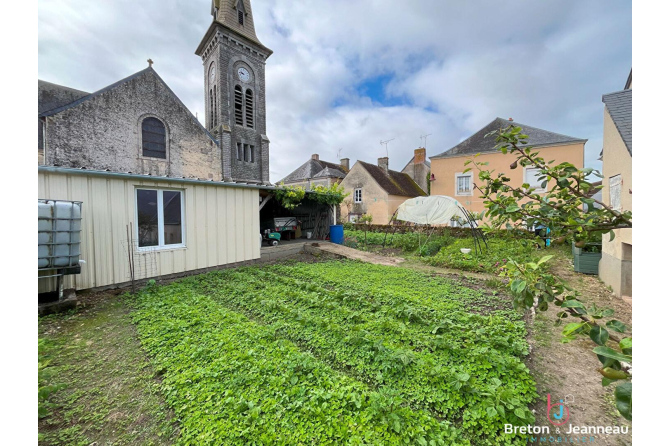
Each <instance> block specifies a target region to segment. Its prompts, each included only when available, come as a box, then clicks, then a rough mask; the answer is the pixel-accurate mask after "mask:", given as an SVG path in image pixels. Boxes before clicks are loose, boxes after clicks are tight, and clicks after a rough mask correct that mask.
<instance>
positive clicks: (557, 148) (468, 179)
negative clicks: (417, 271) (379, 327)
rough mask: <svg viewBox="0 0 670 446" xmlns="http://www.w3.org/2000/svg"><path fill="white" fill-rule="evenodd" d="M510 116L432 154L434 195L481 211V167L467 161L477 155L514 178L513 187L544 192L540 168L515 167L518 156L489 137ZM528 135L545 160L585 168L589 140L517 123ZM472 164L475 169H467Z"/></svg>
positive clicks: (432, 189) (493, 137)
mask: <svg viewBox="0 0 670 446" xmlns="http://www.w3.org/2000/svg"><path fill="white" fill-rule="evenodd" d="M512 123H513V122H510V121H509V120H507V119H502V118H496V119H494V120H493V121H492V122H490V123H489V124H487V125H486V126H485V127H484V128H482V129H481V130H479V131H478V132H476V133H475V134H474V135H472V136H470V137H469V138H468V139H466V140H464V141H463V142H461V143H459V144H457V145H456V146H454V147H452V148H451V149H449V150H447V151H446V152H443V153H440V154H439V155H436V156H432V157H430V160H431V177H432V178H431V179H433V178H434V179H433V181H432V184H431V189H430V193H431V195H447V196H449V197H453V198H455V199H456V200H458V201H459V202H460V203H461V205H462V206H463V207H464V208H465V209H467V210H469V211H471V212H473V213H481V212H482V211H484V210H485V209H486V208H485V207H484V199H483V198H480V195H481V193H480V192H479V191H478V190H476V189H475V186H476V184H477V181H478V177H477V170H476V169H474V167H473V166H472V165H468V166H466V165H465V163H466V161H469V160H473V159H474V158H473V157H474V156H475V155H477V154H479V156H477V158H476V161H477V162H487V163H488V166H487V169H489V170H494V171H495V172H496V173H505V175H506V176H507V177H509V178H510V179H511V181H510V186H512V187H521V186H522V185H523V184H525V183H527V184H529V185H531V187H533V188H534V189H535V191H536V192H538V193H542V189H541V182H540V181H539V180H538V179H537V174H538V172H537V169H533V168H529V167H522V166H519V167H517V168H516V169H512V168H511V164H512V163H513V161H514V160H515V159H516V158H515V157H514V155H512V154H511V153H507V154H503V153H502V152H500V151H499V150H497V146H496V141H495V136H487V135H489V134H490V133H491V132H495V131H497V130H499V129H501V128H505V127H507V126H509V125H510V124H512ZM514 124H515V125H517V126H520V127H521V128H522V129H523V133H525V134H527V135H528V145H529V146H533V148H534V149H536V150H537V151H539V152H540V156H542V157H543V158H544V159H545V160H547V161H549V160H556V162H557V163H560V162H569V163H571V164H573V165H575V167H577V168H579V169H581V168H583V167H584V145H585V144H586V141H587V140H586V139H581V138H575V137H571V136H567V135H562V134H559V133H554V132H550V131H548V130H543V129H539V128H536V127H531V126H529V125H525V124H521V123H517V122H514ZM468 167H470V168H472V170H470V171H468V172H465V170H466V169H467V168H468Z"/></svg>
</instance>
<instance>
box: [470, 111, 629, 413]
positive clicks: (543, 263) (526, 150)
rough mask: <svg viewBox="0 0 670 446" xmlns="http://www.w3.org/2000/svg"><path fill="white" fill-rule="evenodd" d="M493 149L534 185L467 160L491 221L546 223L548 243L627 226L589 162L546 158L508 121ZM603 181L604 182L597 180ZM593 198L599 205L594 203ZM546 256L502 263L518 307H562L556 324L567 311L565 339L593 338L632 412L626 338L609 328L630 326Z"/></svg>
mask: <svg viewBox="0 0 670 446" xmlns="http://www.w3.org/2000/svg"><path fill="white" fill-rule="evenodd" d="M487 136H495V138H496V144H497V146H496V147H497V148H498V150H499V151H500V152H502V153H503V154H510V155H513V157H514V160H513V161H512V163H511V164H510V166H509V167H510V169H511V170H515V169H517V168H519V167H520V166H521V167H526V168H534V169H537V172H538V174H537V175H538V181H539V182H540V190H542V191H544V190H546V192H542V193H540V192H538V191H537V189H536V188H533V187H531V185H530V184H528V183H524V184H522V185H521V186H514V185H513V183H512V180H511V178H510V177H509V176H508V175H506V174H505V173H504V172H498V173H496V172H494V171H492V170H489V169H488V163H486V162H480V161H478V160H477V157H478V155H476V156H475V157H474V159H472V160H468V161H467V162H466V163H465V164H466V166H468V165H470V166H471V167H468V168H467V169H465V170H464V172H467V171H470V170H472V169H473V168H474V169H476V170H477V171H478V177H479V184H477V185H475V188H476V189H477V190H479V192H480V193H481V198H483V199H484V206H485V208H486V210H485V211H484V212H483V215H482V218H484V217H486V218H487V219H488V222H489V224H490V225H491V226H493V227H495V228H507V229H512V230H513V229H519V228H520V227H523V226H525V227H526V228H530V227H535V226H538V225H543V226H545V227H547V228H550V229H551V234H552V236H553V239H554V242H555V243H557V244H561V243H565V242H568V243H572V242H575V246H577V247H583V246H584V245H585V244H586V242H587V241H592V240H596V239H598V240H601V239H602V236H603V235H606V234H609V236H610V241H611V240H613V239H614V237H615V236H616V233H615V231H616V230H619V229H626V228H632V227H633V220H632V218H633V217H632V213H631V212H630V211H619V210H617V209H613V208H612V207H611V206H608V205H607V204H606V203H603V202H602V201H599V200H596V199H594V198H593V197H592V196H590V194H589V192H590V191H592V190H593V186H592V185H591V183H589V182H588V180H587V178H588V177H589V176H590V175H594V176H596V177H599V178H602V175H601V174H600V173H599V172H598V171H596V170H594V169H591V168H582V169H579V168H577V167H575V166H574V165H572V164H570V163H567V162H563V163H558V164H557V163H556V162H555V161H554V160H551V161H547V160H545V159H544V158H543V157H542V156H540V152H539V151H537V150H534V149H533V147H532V146H528V145H527V143H528V142H527V139H528V135H525V134H524V133H523V129H522V128H521V127H519V126H516V125H514V124H511V125H509V126H508V127H506V128H503V129H500V130H498V131H496V132H492V133H490V134H489V135H487ZM600 187H602V186H600ZM596 205H598V206H596ZM551 258H552V256H545V257H544V258H542V259H541V260H540V261H539V262H529V263H523V264H522V263H517V262H515V261H514V260H513V259H512V261H510V262H508V263H507V265H506V266H505V268H504V270H503V273H502V274H503V275H505V276H506V277H508V278H509V288H510V291H511V294H512V296H513V301H514V306H515V308H517V309H524V310H530V309H533V310H534V309H537V310H539V311H546V310H547V309H548V308H549V304H550V303H553V304H554V305H556V306H558V307H560V309H561V310H560V311H559V313H558V317H557V321H556V323H557V324H561V323H562V322H564V321H565V320H566V319H568V318H572V320H571V321H570V322H569V323H567V324H566V325H565V327H564V328H563V332H562V335H563V341H564V342H569V341H570V340H572V339H575V338H576V337H577V336H587V337H589V338H590V339H591V340H592V341H593V342H594V343H595V344H596V347H595V348H594V349H593V352H594V353H595V354H596V355H597V357H598V360H599V361H600V363H601V364H602V367H601V368H600V369H599V370H598V371H599V373H600V374H601V375H602V384H603V386H606V385H609V384H610V383H612V382H615V381H617V382H618V385H617V387H616V390H615V401H616V406H617V409H618V410H619V412H620V413H621V415H622V416H624V417H625V418H627V419H629V420H630V419H631V418H632V366H631V364H632V359H633V356H632V355H633V352H632V338H631V337H624V338H622V339H620V338H619V337H618V336H617V335H614V334H613V333H626V332H627V330H628V327H626V325H625V324H623V323H622V322H620V321H618V320H616V319H614V318H612V316H613V315H614V310H611V309H608V308H597V307H596V306H595V305H590V306H589V305H587V304H585V303H584V302H582V300H580V293H579V292H578V291H577V290H575V289H573V288H571V287H570V286H569V285H568V284H567V283H566V282H565V281H564V280H562V279H560V278H559V277H556V276H555V275H554V274H552V273H551V272H549V268H548V267H547V262H548V261H549V260H550V259H551Z"/></svg>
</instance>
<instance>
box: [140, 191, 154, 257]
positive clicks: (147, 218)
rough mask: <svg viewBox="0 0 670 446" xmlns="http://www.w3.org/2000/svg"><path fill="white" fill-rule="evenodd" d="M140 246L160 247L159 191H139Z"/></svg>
mask: <svg viewBox="0 0 670 446" xmlns="http://www.w3.org/2000/svg"><path fill="white" fill-rule="evenodd" d="M137 235H138V241H137V242H138V245H139V246H158V191H155V190H143V189H138V190H137Z"/></svg>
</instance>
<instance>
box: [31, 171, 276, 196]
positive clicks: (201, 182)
mask: <svg viewBox="0 0 670 446" xmlns="http://www.w3.org/2000/svg"><path fill="white" fill-rule="evenodd" d="M37 170H38V172H44V173H55V174H62V175H81V176H91V177H102V178H116V179H119V180H138V181H164V182H170V183H181V184H194V185H201V186H218V187H230V188H238V189H262V190H277V189H280V188H278V187H276V186H265V185H261V184H250V183H232V182H226V181H214V180H201V179H199V178H174V177H159V176H153V175H140V174H136V173H122V172H108V171H103V170H88V169H75V168H71V167H57V166H38V167H37Z"/></svg>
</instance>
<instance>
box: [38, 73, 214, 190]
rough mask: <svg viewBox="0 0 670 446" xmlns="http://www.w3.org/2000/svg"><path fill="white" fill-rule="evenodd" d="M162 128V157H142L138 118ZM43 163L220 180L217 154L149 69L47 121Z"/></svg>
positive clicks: (193, 118) (191, 116) (185, 111)
mask: <svg viewBox="0 0 670 446" xmlns="http://www.w3.org/2000/svg"><path fill="white" fill-rule="evenodd" d="M146 117H155V118H158V119H159V120H161V121H162V122H163V124H164V125H165V127H166V132H167V136H166V152H167V157H166V159H159V158H150V157H145V156H143V154H142V120H143V119H144V118H146ZM45 139H46V144H45V164H49V165H59V166H65V167H85V168H88V169H98V170H105V169H109V170H111V171H116V172H133V173H140V174H151V175H168V176H172V177H182V176H183V177H196V178H204V179H215V180H221V179H222V178H223V173H222V162H221V150H220V148H219V146H218V145H217V143H216V142H215V141H214V140H213V139H212V138H211V137H210V135H209V134H208V133H207V132H206V131H205V129H204V128H203V127H202V126H201V125H200V124H199V123H198V122H197V120H196V119H195V117H193V115H192V114H191V113H190V112H189V111H188V109H186V107H185V106H184V105H183V104H182V103H181V101H179V99H178V98H177V97H176V96H175V95H174V93H172V92H171V91H170V90H169V88H168V87H167V85H166V84H165V83H164V82H163V81H162V80H161V79H160V78H159V77H158V75H157V74H156V72H155V71H154V70H153V69H147V70H144V71H143V72H141V73H140V74H139V75H137V76H135V77H133V78H131V79H129V80H127V81H125V82H123V83H121V84H120V85H118V86H116V87H113V88H110V89H109V90H107V91H105V92H103V93H101V94H99V95H98V96H96V97H94V98H91V99H89V100H87V101H84V102H82V103H81V104H79V105H76V106H74V107H72V108H70V109H67V110H64V111H62V112H60V113H57V114H55V115H52V116H48V117H47V118H46V138H45Z"/></svg>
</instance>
